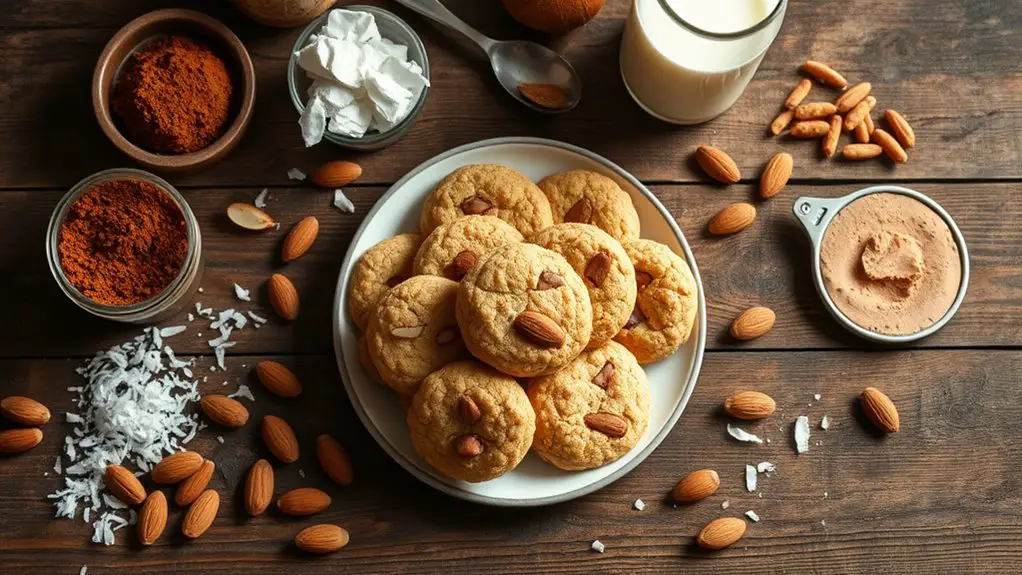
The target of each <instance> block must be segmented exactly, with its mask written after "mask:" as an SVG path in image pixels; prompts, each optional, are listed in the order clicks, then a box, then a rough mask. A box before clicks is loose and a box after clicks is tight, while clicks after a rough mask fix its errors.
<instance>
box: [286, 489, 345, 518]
mask: <svg viewBox="0 0 1022 575" xmlns="http://www.w3.org/2000/svg"><path fill="white" fill-rule="evenodd" d="M331 501H332V500H331V499H330V496H329V495H327V493H326V492H325V491H323V490H321V489H316V488H315V487H299V488H298V489H292V490H291V491H288V492H287V493H285V494H284V495H281V496H280V498H278V499H277V509H280V511H281V512H282V513H285V514H287V515H294V516H296V517H304V516H306V515H313V514H315V513H319V512H320V511H323V510H324V509H326V508H327V507H330V503H331Z"/></svg>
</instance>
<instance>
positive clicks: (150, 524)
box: [137, 490, 167, 545]
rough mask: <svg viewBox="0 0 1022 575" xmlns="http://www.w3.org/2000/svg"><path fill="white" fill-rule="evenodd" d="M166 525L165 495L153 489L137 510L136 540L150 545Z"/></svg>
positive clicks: (161, 533)
mask: <svg viewBox="0 0 1022 575" xmlns="http://www.w3.org/2000/svg"><path fill="white" fill-rule="evenodd" d="M166 527H167V496H166V495H164V494H163V492H162V491H159V490H157V491H153V492H152V493H150V494H149V497H147V498H146V500H145V503H143V504H142V509H140V510H139V512H138V528H137V529H138V540H139V541H141V542H142V545H152V544H153V543H156V540H157V539H159V538H160V535H163V530H164V529H165V528H166Z"/></svg>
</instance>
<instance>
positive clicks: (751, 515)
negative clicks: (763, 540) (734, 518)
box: [745, 509, 759, 522]
mask: <svg viewBox="0 0 1022 575" xmlns="http://www.w3.org/2000/svg"><path fill="white" fill-rule="evenodd" d="M745 516H746V517H748V518H749V519H752V520H753V521H755V522H759V515H757V514H756V512H755V511H753V510H752V509H750V510H748V511H746V512H745Z"/></svg>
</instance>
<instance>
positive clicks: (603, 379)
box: [592, 361, 617, 389]
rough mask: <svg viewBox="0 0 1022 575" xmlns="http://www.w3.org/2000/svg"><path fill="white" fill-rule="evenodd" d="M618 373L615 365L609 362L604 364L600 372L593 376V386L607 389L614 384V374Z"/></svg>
mask: <svg viewBox="0 0 1022 575" xmlns="http://www.w3.org/2000/svg"><path fill="white" fill-rule="evenodd" d="M616 372H617V368H616V367H614V364H613V363H611V362H609V361H608V362H606V363H604V364H603V367H601V368H600V371H598V372H597V373H596V375H594V376H593V379H592V382H593V385H595V386H596V387H601V388H603V389H607V386H609V385H610V384H611V383H613V381H614V374H615V373H616Z"/></svg>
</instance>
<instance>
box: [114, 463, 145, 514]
mask: <svg viewBox="0 0 1022 575" xmlns="http://www.w3.org/2000/svg"><path fill="white" fill-rule="evenodd" d="M103 482H104V483H106V488H107V489H109V490H110V493H112V494H113V496H114V497H116V498H117V499H120V500H121V501H123V502H124V503H127V504H128V505H138V504H139V503H142V502H143V501H145V495H146V494H145V487H142V482H141V481H139V480H138V478H137V477H135V474H134V473H132V472H131V471H129V470H128V469H127V468H126V467H123V466H121V465H108V466H107V468H106V473H104V474H103Z"/></svg>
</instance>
